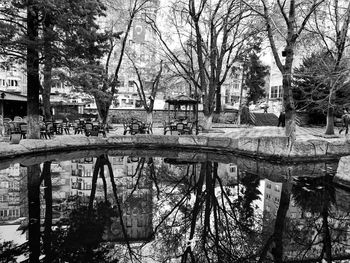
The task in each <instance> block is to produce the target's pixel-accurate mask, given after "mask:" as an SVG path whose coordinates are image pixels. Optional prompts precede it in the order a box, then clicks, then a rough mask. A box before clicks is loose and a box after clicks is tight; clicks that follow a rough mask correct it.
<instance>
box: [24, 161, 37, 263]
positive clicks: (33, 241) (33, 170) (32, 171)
mask: <svg viewBox="0 0 350 263" xmlns="http://www.w3.org/2000/svg"><path fill="white" fill-rule="evenodd" d="M27 173H28V175H27V176H28V183H27V188H28V232H29V234H28V235H29V251H30V252H31V253H30V254H29V262H30V263H31V262H39V256H40V197H39V196H40V165H39V164H36V165H32V166H28V167H27Z"/></svg>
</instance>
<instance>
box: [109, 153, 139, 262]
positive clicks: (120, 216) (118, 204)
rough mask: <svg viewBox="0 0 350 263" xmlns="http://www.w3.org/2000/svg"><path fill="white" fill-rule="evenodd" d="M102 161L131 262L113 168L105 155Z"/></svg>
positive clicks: (130, 250) (130, 251)
mask: <svg viewBox="0 0 350 263" xmlns="http://www.w3.org/2000/svg"><path fill="white" fill-rule="evenodd" d="M104 161H105V162H104V163H106V164H107V166H108V171H109V177H110V179H111V184H112V189H113V194H114V198H115V200H116V202H117V207H118V214H119V218H120V224H121V227H122V231H123V236H124V238H125V241H126V244H127V247H128V250H129V255H130V258H131V260H132V248H131V246H130V242H129V238H128V234H127V232H126V229H125V224H124V220H123V211H122V208H121V204H120V202H119V199H118V194H117V186H116V184H115V181H114V174H113V168H112V165H111V163H110V162H109V160H108V157H107V155H106V156H105V157H104Z"/></svg>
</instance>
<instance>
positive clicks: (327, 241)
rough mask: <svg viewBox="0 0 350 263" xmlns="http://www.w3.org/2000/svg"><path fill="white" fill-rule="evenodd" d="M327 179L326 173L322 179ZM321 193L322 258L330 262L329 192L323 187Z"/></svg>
mask: <svg viewBox="0 0 350 263" xmlns="http://www.w3.org/2000/svg"><path fill="white" fill-rule="evenodd" d="M327 179H329V175H327V174H326V176H325V179H324V180H327ZM330 180H331V179H330ZM329 182H330V181H329ZM327 183H328V182H327ZM327 183H326V184H327ZM323 194H324V195H325V196H324V197H323V200H324V201H323V206H322V212H321V215H322V235H323V245H324V247H323V253H325V257H324V258H325V259H326V261H327V262H332V241H331V234H330V232H329V225H328V216H329V213H328V209H329V199H330V197H329V196H328V195H329V193H328V192H327V191H326V188H324V190H323Z"/></svg>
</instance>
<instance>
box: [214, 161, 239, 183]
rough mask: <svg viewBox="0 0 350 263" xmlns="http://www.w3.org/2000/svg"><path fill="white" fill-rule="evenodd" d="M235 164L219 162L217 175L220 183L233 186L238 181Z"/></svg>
mask: <svg viewBox="0 0 350 263" xmlns="http://www.w3.org/2000/svg"><path fill="white" fill-rule="evenodd" d="M237 169H238V168H237V164H234V163H229V164H226V163H224V164H223V163H219V164H218V175H219V176H220V179H221V180H222V184H223V185H225V186H235V185H237V183H238V171H237Z"/></svg>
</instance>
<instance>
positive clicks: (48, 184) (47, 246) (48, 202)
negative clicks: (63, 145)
mask: <svg viewBox="0 0 350 263" xmlns="http://www.w3.org/2000/svg"><path fill="white" fill-rule="evenodd" d="M42 176H43V177H44V186H45V190H44V194H45V223H44V224H45V230H44V240H43V243H44V244H43V246H44V254H45V262H51V260H52V258H51V241H52V236H51V232H52V180H51V162H45V163H44V167H43V171H42Z"/></svg>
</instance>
